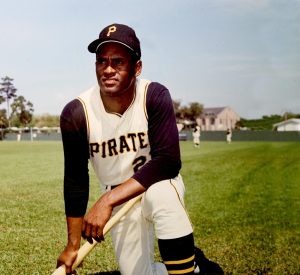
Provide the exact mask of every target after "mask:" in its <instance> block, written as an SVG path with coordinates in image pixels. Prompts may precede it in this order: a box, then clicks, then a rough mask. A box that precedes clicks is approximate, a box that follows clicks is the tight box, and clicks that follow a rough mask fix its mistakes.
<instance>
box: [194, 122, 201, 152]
mask: <svg viewBox="0 0 300 275" xmlns="http://www.w3.org/2000/svg"><path fill="white" fill-rule="evenodd" d="M193 142H194V146H195V147H199V145H200V126H196V127H195V129H194V131H193Z"/></svg>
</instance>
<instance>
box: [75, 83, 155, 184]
mask: <svg viewBox="0 0 300 275" xmlns="http://www.w3.org/2000/svg"><path fill="white" fill-rule="evenodd" d="M149 83H150V81H148V80H137V81H136V91H135V97H134V99H133V101H132V103H131V105H130V106H129V107H128V109H127V110H126V111H125V112H124V114H123V115H120V114H117V113H108V112H107V111H106V110H105V108H104V105H103V102H102V99H101V96H100V88H99V86H98V85H97V86H94V87H92V88H90V89H89V90H87V91H85V92H84V93H82V94H81V95H79V96H78V99H79V100H80V102H81V103H82V105H83V108H84V110H85V116H86V121H87V128H88V129H87V134H88V140H89V150H90V161H91V163H92V165H93V168H94V170H95V173H96V175H97V177H98V178H99V180H100V182H101V183H102V184H103V185H111V186H113V185H117V184H120V183H122V182H124V181H125V180H127V179H129V178H130V177H131V176H132V175H133V174H134V172H135V171H136V170H137V169H138V168H140V167H141V166H142V165H144V164H145V163H146V162H147V161H149V160H150V159H151V156H150V144H149V140H148V117H147V110H146V94H147V88H148V85H149Z"/></svg>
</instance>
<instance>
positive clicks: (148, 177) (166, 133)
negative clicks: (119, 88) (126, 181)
mask: <svg viewBox="0 0 300 275" xmlns="http://www.w3.org/2000/svg"><path fill="white" fill-rule="evenodd" d="M146 108H147V113H148V137H149V142H150V147H151V151H150V154H151V160H150V161H149V162H147V163H146V164H145V165H144V166H143V167H142V168H140V169H139V170H138V171H137V172H136V173H135V174H134V175H133V178H134V179H136V180H137V181H138V182H140V183H141V184H142V185H143V186H145V187H146V188H147V187H149V186H150V185H151V184H153V183H155V182H158V181H161V180H165V179H169V178H174V177H176V176H177V175H178V173H179V170H180V168H181V160H180V147H179V135H178V129H177V125H176V119H175V114H174V109H173V103H172V99H171V96H170V93H169V91H168V90H167V89H166V88H165V87H164V86H163V85H161V84H159V83H156V82H152V83H151V84H150V85H149V87H148V92H147V98H146Z"/></svg>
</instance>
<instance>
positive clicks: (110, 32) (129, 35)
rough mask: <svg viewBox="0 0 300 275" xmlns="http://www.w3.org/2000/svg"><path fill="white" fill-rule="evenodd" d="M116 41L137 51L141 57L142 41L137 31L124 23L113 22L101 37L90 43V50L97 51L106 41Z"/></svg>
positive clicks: (134, 51) (103, 31)
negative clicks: (136, 33)
mask: <svg viewBox="0 0 300 275" xmlns="http://www.w3.org/2000/svg"><path fill="white" fill-rule="evenodd" d="M109 42H115V43H119V44H122V45H124V46H125V47H127V48H129V49H130V50H131V51H132V52H133V53H135V54H136V55H137V57H138V59H140V58H141V48H140V41H139V39H138V38H137V36H136V35H135V31H134V30H133V29H132V28H130V27H129V26H126V25H123V24H111V25H109V26H107V27H105V28H104V29H103V30H102V31H101V32H100V34H99V38H98V39H96V40H95V41H93V42H92V43H90V44H89V46H88V50H89V52H91V53H96V52H97V50H98V49H99V47H100V46H101V45H103V44H104V43H109Z"/></svg>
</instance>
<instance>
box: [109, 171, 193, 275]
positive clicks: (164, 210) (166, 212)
mask: <svg viewBox="0 0 300 275" xmlns="http://www.w3.org/2000/svg"><path fill="white" fill-rule="evenodd" d="M184 191H185V187H184V183H183V181H182V179H181V176H178V177H176V178H175V179H171V180H164V181H160V182H157V183H155V184H153V185H152V186H150V187H149V189H148V190H147V191H146V192H145V194H144V195H143V198H142V200H141V202H139V203H137V204H136V205H134V206H133V208H132V209H131V210H130V211H129V212H128V214H127V215H126V216H124V217H123V218H122V219H121V220H120V222H119V223H118V224H116V225H115V226H114V227H113V228H112V229H111V235H112V239H113V245H114V249H115V254H116V258H117V261H118V263H119V268H120V272H121V274H122V275H168V272H167V269H166V267H165V265H164V264H162V263H154V233H155V235H156V238H158V239H173V238H180V237H182V236H186V235H188V234H190V233H192V232H193V229H192V225H191V223H190V220H189V217H188V214H187V213H186V210H185V208H184V202H183V197H184ZM120 207H122V206H119V207H116V208H115V209H114V213H116V212H117V211H118V210H119V208H120Z"/></svg>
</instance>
